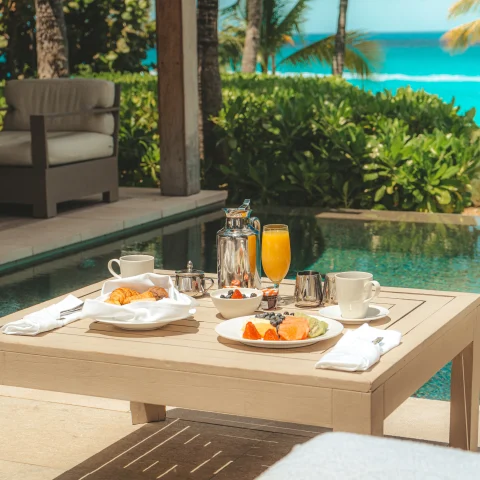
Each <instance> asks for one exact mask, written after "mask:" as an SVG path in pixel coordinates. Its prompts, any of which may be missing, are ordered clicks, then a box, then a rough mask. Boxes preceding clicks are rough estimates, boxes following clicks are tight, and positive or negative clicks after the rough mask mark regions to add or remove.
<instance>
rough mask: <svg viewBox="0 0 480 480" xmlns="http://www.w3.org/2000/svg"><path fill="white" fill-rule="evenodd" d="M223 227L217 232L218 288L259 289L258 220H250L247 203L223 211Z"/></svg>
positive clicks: (248, 202) (253, 218) (259, 252)
mask: <svg viewBox="0 0 480 480" xmlns="http://www.w3.org/2000/svg"><path fill="white" fill-rule="evenodd" d="M223 211H224V212H225V214H226V216H227V218H226V222H225V227H224V228H222V229H221V230H219V231H218V233H217V273H218V288H224V287H247V288H261V280H260V277H261V268H262V262H261V258H260V254H261V250H260V220H259V219H258V218H256V217H250V215H251V213H252V211H251V209H250V200H248V199H247V200H245V201H244V202H243V204H242V205H241V206H240V207H238V208H224V209H223Z"/></svg>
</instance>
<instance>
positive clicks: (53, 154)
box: [0, 131, 113, 167]
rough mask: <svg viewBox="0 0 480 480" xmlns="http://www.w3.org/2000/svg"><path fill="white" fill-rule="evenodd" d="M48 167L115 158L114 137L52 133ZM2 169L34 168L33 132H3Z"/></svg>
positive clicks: (1, 147) (0, 153) (48, 135)
mask: <svg viewBox="0 0 480 480" xmlns="http://www.w3.org/2000/svg"><path fill="white" fill-rule="evenodd" d="M47 137H48V162H49V165H52V166H53V165H63V164H65V163H73V162H81V161H83V160H93V159H95V158H105V157H111V156H112V155H113V137H111V136H110V135H103V134H101V133H92V132H49V133H47ZM0 165H10V166H15V167H30V166H32V155H31V137H30V132H22V131H3V132H0Z"/></svg>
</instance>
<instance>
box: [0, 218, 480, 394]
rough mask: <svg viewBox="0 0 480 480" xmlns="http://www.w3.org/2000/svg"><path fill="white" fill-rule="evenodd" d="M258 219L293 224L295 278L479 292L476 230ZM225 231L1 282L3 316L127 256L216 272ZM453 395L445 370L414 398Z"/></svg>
mask: <svg viewBox="0 0 480 480" xmlns="http://www.w3.org/2000/svg"><path fill="white" fill-rule="evenodd" d="M255 213H256V214H258V215H259V217H260V219H261V220H262V222H263V223H264V224H266V223H286V224H288V225H289V228H290V236H291V245H292V264H291V268H290V272H289V276H290V277H291V278H292V277H294V276H295V273H296V271H298V270H303V269H306V268H313V269H316V270H319V271H320V272H322V273H323V272H329V271H342V270H367V271H370V272H372V273H373V274H374V276H375V278H376V279H377V280H379V281H380V283H381V284H383V285H388V286H398V287H415V288H426V289H437V290H457V291H465V292H474V293H480V228H478V227H473V226H463V225H444V224H431V223H430V224H429V223H404V222H383V221H382V222H379V221H375V222H364V221H352V220H348V221H347V220H327V219H318V218H316V217H315V216H314V215H313V214H312V215H303V214H302V215H299V214H298V213H297V212H285V213H282V214H278V215H272V214H268V215H267V214H261V213H259V212H255ZM222 226H223V214H222V213H221V212H219V214H218V216H215V215H213V216H212V215H208V216H204V217H200V218H197V219H191V220H186V221H184V222H181V223H178V224H174V225H170V226H166V227H163V228H159V229H157V230H152V231H150V232H148V233H144V234H141V235H137V236H133V237H130V238H126V239H124V240H119V241H116V242H113V243H110V244H107V245H103V246H101V247H96V248H93V249H89V250H85V251H83V252H81V253H77V254H74V255H69V256H66V257H64V258H61V259H57V260H52V261H49V262H45V263H43V264H41V265H38V266H36V267H30V268H27V269H24V270H21V271H17V272H15V273H11V274H7V275H3V276H0V289H1V292H2V300H1V302H0V317H2V316H4V315H8V314H9V313H12V312H14V311H17V310H19V309H22V308H26V307H28V306H31V305H35V304H37V303H39V302H42V301H44V300H47V299H50V298H52V297H55V296H58V295H61V294H63V293H66V292H69V291H72V290H75V289H78V288H81V287H83V286H85V285H89V284H92V283H94V282H98V281H101V280H104V279H105V278H106V277H107V276H109V273H108V271H107V268H106V265H107V261H108V260H109V259H111V258H118V257H119V256H120V255H124V254H128V253H137V252H143V253H149V254H152V255H154V256H155V257H156V267H157V268H165V269H171V270H175V269H178V268H185V266H186V264H187V261H188V260H192V261H193V263H194V265H195V267H196V268H200V269H203V270H205V271H207V272H214V271H216V250H215V240H216V232H217V231H218V230H219V229H220V228H221V227H222ZM449 389H450V366H446V367H445V368H443V369H442V370H441V371H440V372H438V373H437V374H436V375H435V376H434V377H433V378H432V379H431V380H430V381H429V382H428V383H427V384H425V385H424V386H423V387H422V388H421V389H420V390H419V391H418V392H416V394H415V396H418V397H425V398H435V399H440V400H448V399H449V396H450V392H449Z"/></svg>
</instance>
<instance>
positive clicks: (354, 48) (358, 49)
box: [345, 31, 382, 77]
mask: <svg viewBox="0 0 480 480" xmlns="http://www.w3.org/2000/svg"><path fill="white" fill-rule="evenodd" d="M381 61H382V49H381V47H380V45H379V44H378V42H375V41H374V40H370V39H369V38H368V36H367V35H366V34H365V33H363V32H358V31H352V32H347V35H346V39H345V68H347V69H348V70H349V71H350V72H354V73H356V74H358V75H360V76H362V77H368V76H370V75H371V74H372V73H373V72H374V71H375V70H377V69H378V67H379V65H380V63H381Z"/></svg>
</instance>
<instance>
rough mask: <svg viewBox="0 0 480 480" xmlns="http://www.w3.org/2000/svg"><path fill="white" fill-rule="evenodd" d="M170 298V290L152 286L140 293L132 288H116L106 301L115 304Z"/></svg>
mask: <svg viewBox="0 0 480 480" xmlns="http://www.w3.org/2000/svg"><path fill="white" fill-rule="evenodd" d="M163 298H168V292H167V291H166V290H165V289H164V288H162V287H150V288H149V289H148V290H147V291H146V292H143V293H139V292H137V291H136V290H133V289H132V288H127V287H120V288H116V289H115V290H114V291H113V292H112V293H111V294H110V297H109V298H108V299H107V300H105V303H111V304H113V305H128V304H130V303H135V302H156V301H158V300H162V299H163Z"/></svg>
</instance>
